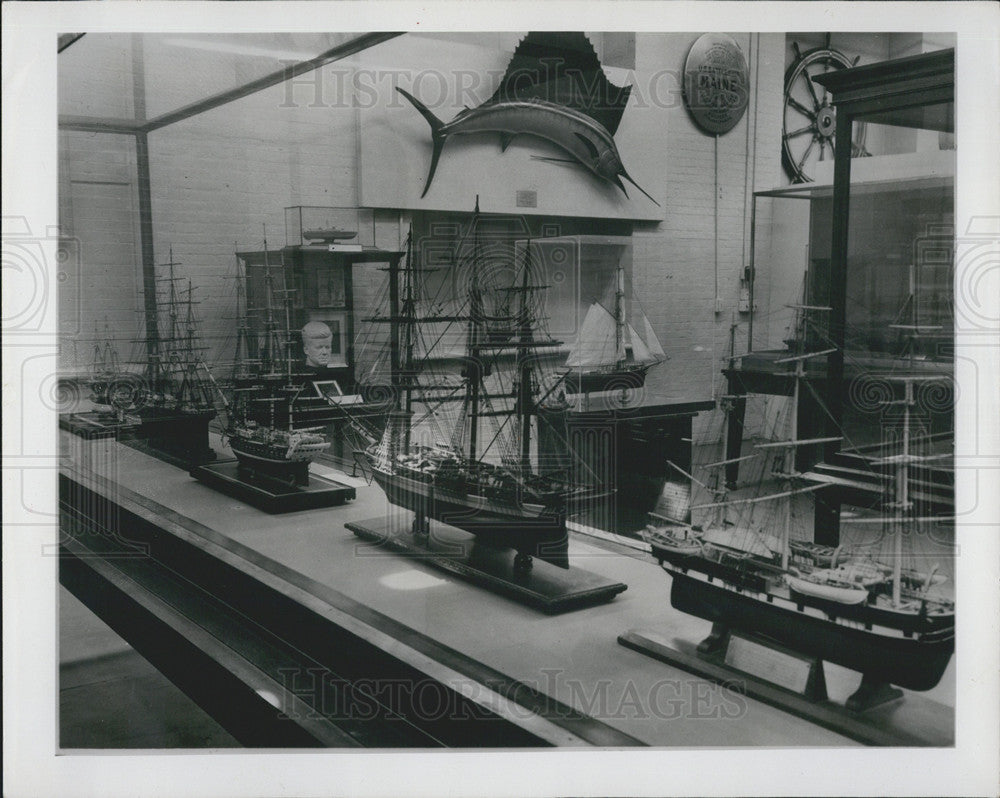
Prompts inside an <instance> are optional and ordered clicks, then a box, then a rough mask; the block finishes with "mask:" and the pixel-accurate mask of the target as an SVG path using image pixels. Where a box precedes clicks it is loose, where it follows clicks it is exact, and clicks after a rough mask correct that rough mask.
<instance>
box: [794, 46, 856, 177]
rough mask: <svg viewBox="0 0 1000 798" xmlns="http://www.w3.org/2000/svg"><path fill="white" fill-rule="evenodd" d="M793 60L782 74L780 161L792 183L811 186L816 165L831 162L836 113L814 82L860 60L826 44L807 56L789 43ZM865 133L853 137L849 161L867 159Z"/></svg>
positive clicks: (825, 92) (827, 93)
mask: <svg viewBox="0 0 1000 798" xmlns="http://www.w3.org/2000/svg"><path fill="white" fill-rule="evenodd" d="M792 48H793V49H794V50H795V60H794V61H793V62H792V64H791V66H789V67H788V69H787V71H786V72H785V105H784V114H783V121H782V129H781V161H782V163H783V164H784V167H785V171H786V172H787V173H788V176H789V177H790V178H791V179H792V182H793V183H809V182H812V180H813V177H812V175H813V174H815V165H816V163H817V162H818V161H824V160H827V159H829V160H833V154H834V145H835V143H836V140H835V134H836V130H837V113H836V110H835V109H834V107H833V104H832V102H831V101H830V95H829V92H827V90H826V89H825V88H824V87H822V86H820V85H818V84H816V83H813V80H812V79H813V78H814V77H816V76H817V75H822V74H824V73H826V72H830V71H831V70H836V69H845V68H847V67H852V66H854V65H856V64H857V63H858V59H859V58H860V56H856V57H855V58H854V59H850V58H848V57H847V56H846V55H844V54H843V53H842V52H840V51H839V50H834V49H831V47H830V34H829V33H828V34H827V35H826V44H825V45H824V46H822V47H816V48H814V49H812V50H807V51H806V52H804V53H803V52H801V51H800V50H799V45H798V43H796V42H793V43H792ZM867 154H868V152H867V151H866V150H865V145H864V130H863V127H862V128H860V132H859V133H857V134H856V136H855V140H854V142H852V147H851V157H855V158H856V157H858V156H860V155H867Z"/></svg>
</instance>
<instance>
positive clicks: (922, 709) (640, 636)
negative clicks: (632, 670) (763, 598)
mask: <svg viewBox="0 0 1000 798" xmlns="http://www.w3.org/2000/svg"><path fill="white" fill-rule="evenodd" d="M734 640H736V641H739V642H737V643H736V647H735V649H733V647H732V643H733V641H734ZM618 642H619V643H620V644H621V645H623V646H625V647H626V648H630V649H632V650H634V651H638V652H640V653H642V654H646V655H647V656H650V657H653V658H654V659H658V660H660V661H661V662H666V663H668V664H670V665H674V666H676V667H678V668H682V669H683V670H686V671H690V672H691V673H695V674H697V675H698V676H702V677H705V678H708V679H711V680H712V681H714V682H718V683H720V684H725V685H726V686H727V687H728V688H729V689H731V690H735V691H738V692H741V693H744V694H745V695H748V696H750V697H752V698H756V699H757V700H759V701H763V702H765V703H767V704H771V705H772V706H775V707H778V708H779V709H783V710H785V711H786V712H789V713H791V714H793V715H797V716H798V717H800V718H805V719H806V720H809V721H812V722H813V723H816V724H817V725H819V726H822V727H824V728H826V729H830V730H831V731H834V732H837V733H838V734H842V735H844V736H845V737H850V738H851V739H854V740H857V741H858V742H862V743H865V744H867V745H895V746H949V745H954V742H955V730H954V710H952V709H951V708H950V707H946V706H944V705H942V704H939V703H937V702H936V701H931V700H930V699H927V698H923V697H921V696H920V695H917V694H912V693H911V694H909V695H908V696H907V698H906V701H905V702H900V701H894V702H891V703H889V704H886V703H885V702H884V701H876V702H874V703H872V704H868V705H866V707H867V711H865V712H858V711H856V710H855V709H854V708H853V707H851V704H852V699H854V697H855V696H856V695H857V694H855V696H852V697H851V699H848V705H847V706H844V705H842V704H838V703H835V702H833V701H830V700H829V699H828V698H827V697H826V683H825V678H824V675H823V670H822V668H823V664H822V662H820V661H819V660H814V659H812V658H809V657H804V656H802V655H801V654H796V653H794V652H791V651H789V650H788V649H785V648H779V647H777V646H775V645H774V644H773V643H771V642H769V641H767V642H765V641H763V640H760V639H756V638H754V637H753V636H751V635H748V634H745V633H740V634H726V633H724V632H721V631H720V630H718V629H716V628H714V627H713V630H712V635H711V636H710V637H709V638H707V639H706V640H705V641H703V645H699V646H697V647H696V646H694V645H691V644H685V643H684V642H683V641H678V640H674V641H668V640H666V639H665V638H663V637H662V636H660V635H658V634H656V633H655V632H649V631H645V630H637V629H630V630H629V631H627V632H625V633H624V634H622V635H620V636H619V637H618ZM682 649H684V650H682ZM765 676H767V677H768V678H765ZM889 690H891V691H894V695H893V696H892V697H893V698H898V697H899V696H901V695H902V691H899V690H896V688H889ZM859 692H860V690H859ZM879 692H881V691H879ZM854 703H855V705H856V706H858V704H857V702H854Z"/></svg>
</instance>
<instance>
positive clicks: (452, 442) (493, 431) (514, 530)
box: [367, 200, 624, 589]
mask: <svg viewBox="0 0 1000 798" xmlns="http://www.w3.org/2000/svg"><path fill="white" fill-rule="evenodd" d="M479 220H480V216H479V204H478V200H477V203H476V211H475V214H474V217H473V220H472V224H471V228H470V235H471V238H472V247H471V252H470V253H466V256H465V258H464V259H462V260H461V261H460V263H459V265H458V268H459V269H462V270H464V273H463V274H462V276H461V277H462V279H461V284H462V285H463V286H465V291H464V293H465V295H464V296H461V297H460V298H459V299H460V301H459V304H458V305H457V308H456V311H457V312H455V313H451V314H442V313H440V312H438V313H434V312H433V311H432V312H431V313H429V314H421V312H419V311H420V308H421V307H423V305H424V303H422V302H418V298H417V296H418V294H417V289H418V286H417V285H416V284H415V278H416V276H417V275H418V274H419V273H421V272H422V271H423V270H418V269H416V268H415V267H414V265H413V263H412V242H411V241H410V240H408V242H407V253H408V254H407V257H406V259H405V263H404V266H403V268H402V269H400V268H399V267H398V265H397V266H395V267H390V269H389V313H388V315H387V316H382V317H376V318H374V319H372V321H374V322H380V323H387V324H388V325H389V338H390V341H389V348H390V354H391V375H392V377H391V382H392V387H393V391H394V395H395V403H394V407H393V409H392V410H391V411H390V414H389V420H388V423H387V425H386V429H385V433H384V434H383V436H382V439H381V440H380V441H379V442H378V443H377V444H375V445H374V446H371V447H370V448H369V449H368V450H367V458H368V461H369V463H370V466H371V469H372V472H373V475H374V479H375V481H376V482H377V483H378V484H379V486H380V487H381V488H382V489H383V490H384V491H385V493H386V497H387V498H388V500H389V502H390V503H391V504H393V505H396V506H398V507H401V508H405V509H407V510H411V511H412V512H413V513H414V515H415V517H414V520H413V524H412V531H413V533H414V534H415V535H417V536H418V537H419V536H426V535H427V534H428V532H429V531H430V520H431V519H435V520H437V521H440V522H442V523H444V524H447V525H448V526H450V527H454V528H457V529H460V530H462V531H464V532H467V533H470V534H471V535H473V536H475V540H476V541H477V542H478V543H484V544H486V545H490V546H495V547H504V548H510V549H514V550H515V551H516V556H515V558H514V562H513V567H514V569H515V570H516V571H520V572H527V571H528V570H530V569H531V567H532V558H533V557H535V556H537V557H539V558H540V559H542V560H545V561H547V562H550V563H554V564H556V565H559V566H561V567H563V568H567V567H568V560H567V533H566V517H567V515H568V514H570V513H572V512H574V511H575V509H580V508H582V507H583V503H585V502H588V501H591V500H593V499H594V498H595V497H597V496H598V495H599V492H598V490H597V489H595V488H594V486H593V485H591V484H587V482H586V481H585V479H584V478H582V477H581V475H582V473H583V471H582V469H580V468H577V469H573V467H572V465H570V464H565V463H548V464H546V463H545V462H544V460H545V458H539V457H538V444H537V428H538V425H539V424H543V423H546V422H545V420H544V419H543V418H541V415H542V414H541V411H542V410H543V409H544V408H545V406H546V405H547V404H550V403H551V401H552V400H553V397H554V396H556V395H557V393H558V390H559V388H560V385H561V379H560V378H559V376H558V375H557V374H555V373H554V372H555V368H554V367H551V368H550V367H549V362H551V360H552V358H547V357H546V356H545V351H546V350H549V351H551V350H553V349H555V348H557V347H558V346H559V345H560V344H559V342H558V341H555V340H552V339H551V338H550V337H549V336H548V335H547V333H546V332H545V330H544V325H543V324H542V323H541V321H540V319H539V318H538V313H537V311H538V295H539V292H540V291H542V290H543V289H544V286H542V285H540V284H538V282H537V277H536V275H535V273H534V271H533V269H532V266H531V246H530V244H529V246H527V247H526V249H525V260H524V262H523V264H521V267H520V269H519V270H518V271H517V273H516V277H515V279H514V282H513V284H512V285H510V286H507V288H506V290H507V291H509V293H510V294H511V295H512V296H513V297H515V299H514V300H512V301H511V302H510V303H509V304H510V307H511V308H512V315H511V317H510V319H508V320H507V321H506V322H505V323H502V322H499V321H498V320H497V319H495V318H491V315H490V314H489V313H488V312H487V311H486V308H485V299H484V287H483V286H484V276H483V274H482V272H481V269H482V264H481V263H480V258H481V246H480V242H479ZM434 324H436V325H438V327H436V328H434V329H435V332H436V334H435V335H434V336H427V335H426V334H425V332H424V331H425V330H426V329H428V326H429V325H434ZM442 324H444V325H445V329H444V330H441V329H440V325H442ZM456 325H458V326H456ZM462 325H464V327H463V326H462ZM500 329H507V330H509V331H510V334H509V335H508V334H502V335H501V334H497V331H498V330H500ZM448 330H450V331H451V332H452V339H456V338H457V339H459V340H460V341H461V350H462V351H461V354H460V355H459V356H458V357H456V356H455V354H454V352H452V351H448V350H449V345H450V344H449V343H446V341H448ZM418 353H419V354H418ZM456 361H457V362H460V363H461V369H460V371H459V373H454V371H452V372H451V373H448V371H447V369H446V368H445V364H447V363H449V362H450V363H454V362H456ZM456 370H457V369H456ZM539 460H541V461H542V462H539ZM547 465H548V467H546V466H547ZM620 588H621V589H624V586H620Z"/></svg>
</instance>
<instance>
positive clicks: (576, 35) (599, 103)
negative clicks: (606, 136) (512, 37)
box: [486, 31, 632, 136]
mask: <svg viewBox="0 0 1000 798" xmlns="http://www.w3.org/2000/svg"><path fill="white" fill-rule="evenodd" d="M631 91H632V87H631V86H616V85H615V84H614V83H612V82H611V81H609V80H608V79H607V77H606V76H605V74H604V69H603V68H602V66H601V62H600V59H599V58H598V57H597V53H596V51H595V50H594V46H593V44H591V42H590V40H589V39H588V38H587V36H586V35H585V34H583V33H580V32H570V31H532V32H531V33H529V34H528V35H526V36H525V37H524V38H523V39H521V41H520V42H519V43H518V45H517V48H516V49H515V50H514V54H513V56H511V59H510V63H509V64H508V65H507V70H506V72H505V73H504V75H503V77H502V78H501V80H500V85H499V86H498V87H497V90H496V91H495V92H494V93H493V96H492V97H490V99H489V100H487V101H486V103H487V104H489V103H500V102H510V101H513V100H520V101H530V100H544V101H546V102H550V103H555V104H556V105H563V106H566V107H567V108H572V109H573V110H575V111H579V112H580V113H583V114H586V115H587V116H589V117H591V118H592V119H593V120H594V121H596V122H598V123H599V124H601V125H603V126H604V127H605V128H607V130H608V132H609V133H610V134H611V135H612V136H613V135H614V134H615V131H617V130H618V125H619V123H620V122H621V118H622V113H623V112H624V111H625V105H626V103H628V98H629V94H630V92H631Z"/></svg>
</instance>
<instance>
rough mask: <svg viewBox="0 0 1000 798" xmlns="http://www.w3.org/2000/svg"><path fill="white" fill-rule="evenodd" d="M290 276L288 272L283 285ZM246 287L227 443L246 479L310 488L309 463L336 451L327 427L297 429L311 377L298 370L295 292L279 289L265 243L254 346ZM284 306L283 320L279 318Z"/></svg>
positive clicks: (239, 310)
mask: <svg viewBox="0 0 1000 798" xmlns="http://www.w3.org/2000/svg"><path fill="white" fill-rule="evenodd" d="M283 277H284V272H282V280H283ZM242 283H243V281H242V280H240V279H239V276H237V285H238V288H237V318H238V326H237V338H236V357H235V359H234V362H233V373H232V383H233V390H232V402H231V406H230V408H229V414H228V415H229V418H228V423H227V425H226V430H225V437H226V439H227V440H228V442H229V446H230V448H231V449H232V451H233V454H234V455H236V459H237V461H238V463H239V469H240V470H241V471H243V472H244V473H247V472H249V473H250V474H255V475H264V476H267V477H272V478H276V479H280V480H282V481H287V482H290V483H291V484H295V485H307V484H308V482H309V463H310V462H311V461H312V460H313V458H315V457H316V456H317V455H318V454H320V453H321V452H323V451H325V450H326V449H328V448H329V447H330V443H329V441H328V440H327V439H326V437H325V436H324V435H323V434H321V432H320V430H321V429H322V427H296V408H297V407H299V406H300V405H301V404H302V402H303V400H304V394H305V393H306V388H307V386H308V387H311V382H310V381H309V377H310V376H311V375H306V374H301V373H299V372H298V371H297V369H296V365H295V356H294V354H293V353H294V351H295V347H296V343H297V341H296V340H295V337H294V336H293V334H292V330H291V302H292V291H290V290H288V289H286V288H285V287H284V282H283V281H282V286H281V287H278V286H277V285H275V276H274V274H273V271H272V269H271V266H270V262H269V261H268V255H267V240H266V239H265V240H264V284H265V286H264V287H265V290H264V295H265V306H264V309H263V310H264V330H263V336H262V338H261V340H259V341H256V342H255V343H256V345H253V344H254V342H253V336H252V334H251V331H250V328H249V324H248V322H247V318H246V307H245V300H244V294H243V292H242ZM276 300H280V304H281V309H282V316H281V317H280V318H279V316H278V314H277V313H276V312H275V310H276V308H275V306H276V304H277V301H276Z"/></svg>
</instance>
